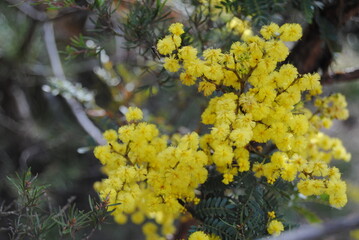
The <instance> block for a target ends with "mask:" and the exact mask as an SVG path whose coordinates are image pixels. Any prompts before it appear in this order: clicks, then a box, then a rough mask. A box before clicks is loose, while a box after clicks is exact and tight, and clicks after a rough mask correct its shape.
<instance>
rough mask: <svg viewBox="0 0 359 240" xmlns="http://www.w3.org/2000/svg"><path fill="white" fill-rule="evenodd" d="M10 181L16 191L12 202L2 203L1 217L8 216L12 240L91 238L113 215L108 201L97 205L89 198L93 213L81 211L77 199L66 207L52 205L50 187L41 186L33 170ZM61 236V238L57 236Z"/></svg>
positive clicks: (8, 228)
mask: <svg viewBox="0 0 359 240" xmlns="http://www.w3.org/2000/svg"><path fill="white" fill-rule="evenodd" d="M8 181H9V183H10V184H11V186H12V187H13V188H14V189H15V191H16V197H15V199H14V200H13V202H12V203H10V204H8V205H6V204H5V203H4V202H2V204H1V208H0V216H1V217H2V216H7V217H8V218H7V221H6V222H4V223H3V224H4V225H5V226H1V229H2V231H6V232H7V233H8V234H9V236H10V239H34V240H35V239H36V240H40V239H55V238H57V237H61V238H62V239H68V238H71V239H76V238H77V237H78V236H84V237H90V236H91V235H92V234H93V233H94V232H95V230H96V229H101V225H102V224H103V223H104V222H105V220H106V218H107V217H108V216H109V212H108V210H107V208H108V204H107V202H106V201H104V202H97V201H96V200H94V199H93V198H91V197H89V204H90V211H84V210H79V209H78V208H77V207H76V205H75V203H73V201H74V199H75V198H74V197H72V198H70V199H69V200H68V203H67V204H66V205H65V206H64V207H62V208H58V209H56V208H54V207H53V206H51V202H50V199H49V197H48V196H47V192H48V189H49V185H42V184H39V183H38V181H37V175H36V176H32V174H31V170H30V169H29V170H27V171H25V172H24V173H23V174H22V175H19V174H17V173H16V175H15V176H14V177H8ZM56 236H57V237H56Z"/></svg>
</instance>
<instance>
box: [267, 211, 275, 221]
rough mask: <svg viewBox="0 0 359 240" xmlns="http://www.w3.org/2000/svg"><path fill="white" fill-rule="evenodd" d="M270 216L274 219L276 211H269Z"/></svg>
mask: <svg viewBox="0 0 359 240" xmlns="http://www.w3.org/2000/svg"><path fill="white" fill-rule="evenodd" d="M268 217H269V218H271V219H274V218H275V212H274V211H271V212H268Z"/></svg>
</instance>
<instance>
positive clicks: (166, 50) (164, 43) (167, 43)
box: [157, 36, 176, 55]
mask: <svg viewBox="0 0 359 240" xmlns="http://www.w3.org/2000/svg"><path fill="white" fill-rule="evenodd" d="M175 49H176V45H175V42H174V41H173V39H172V36H166V37H165V38H163V39H161V40H159V41H158V43H157V50H158V52H159V53H161V54H162V55H168V54H171V53H172V52H173V51H174V50H175Z"/></svg>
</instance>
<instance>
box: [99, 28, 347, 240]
mask: <svg viewBox="0 0 359 240" xmlns="http://www.w3.org/2000/svg"><path fill="white" fill-rule="evenodd" d="M169 31H170V32H171V34H170V35H168V36H166V37H164V38H163V39H161V40H159V42H158V44H157V49H158V52H159V53H160V54H162V55H165V56H166V58H165V59H164V68H165V69H166V70H168V71H169V72H178V71H180V75H179V78H180V80H181V82H182V83H183V84H184V85H188V86H190V85H194V84H196V83H198V90H199V91H200V92H203V93H204V95H205V96H210V95H212V93H214V92H215V91H216V92H217V93H221V94H217V97H213V98H212V99H211V100H210V101H209V104H208V106H207V108H206V109H205V111H204V112H203V114H202V123H204V124H207V125H212V126H213V127H212V128H211V131H210V132H209V133H208V134H205V135H203V136H201V137H199V136H198V135H197V133H191V134H188V135H185V136H183V137H182V138H180V139H178V141H172V142H170V141H169V137H168V136H161V135H159V131H158V129H157V128H156V126H155V125H152V124H148V123H145V122H141V119H142V112H141V110H139V109H137V108H130V110H129V112H128V113H127V114H126V119H127V121H128V122H129V124H128V125H125V126H122V127H120V128H119V130H118V132H116V131H114V130H109V131H106V132H105V134H104V137H105V139H106V140H107V142H108V144H107V145H105V146H99V147H97V148H96V149H95V156H96V157H97V158H98V159H99V160H100V161H101V163H102V164H103V165H104V167H103V171H104V173H105V174H106V175H107V176H108V178H107V179H104V180H103V181H102V182H98V183H96V184H95V189H96V190H97V191H98V192H99V193H100V195H101V197H102V198H108V200H109V202H110V203H113V204H115V203H118V204H119V205H115V206H113V209H114V212H113V215H114V217H115V220H116V221H118V222H119V223H123V222H125V221H126V219H127V217H126V216H127V215H128V214H131V219H132V221H133V222H134V223H142V222H143V221H144V220H145V218H147V219H153V220H154V221H155V222H156V223H158V224H160V225H161V226H162V229H161V231H162V235H166V234H170V233H173V232H174V230H175V229H174V227H173V221H174V220H175V219H176V218H177V217H178V216H179V215H180V213H181V212H182V211H184V210H185V209H184V207H183V206H182V205H181V204H180V203H179V202H182V203H183V202H186V203H188V202H194V203H196V202H198V200H199V199H197V198H196V195H195V189H196V188H197V187H198V186H199V185H200V184H202V183H204V182H205V181H206V179H207V174H208V172H207V169H206V167H208V166H209V165H215V166H216V169H217V170H218V171H219V172H220V173H222V174H223V182H224V183H225V184H229V183H231V182H232V181H234V179H235V178H234V177H235V176H236V175H238V174H239V173H241V172H246V171H252V172H253V173H254V174H255V176H256V177H258V178H261V177H265V179H266V180H267V182H268V183H270V184H273V183H274V182H275V181H276V180H277V179H278V178H282V179H283V180H285V181H289V182H295V183H297V188H298V191H299V192H300V193H301V194H303V195H305V196H310V195H321V194H328V195H329V202H330V204H331V205H333V206H335V207H342V206H344V205H345V204H346V202H347V198H346V184H345V182H344V181H342V180H341V175H340V172H339V170H338V169H337V168H335V167H330V166H329V163H330V161H331V160H332V159H333V158H334V159H342V160H345V161H349V160H350V154H349V153H347V152H346V150H345V148H344V147H343V145H342V143H341V141H340V140H339V139H337V138H331V137H329V136H327V135H325V134H324V133H322V132H321V131H320V129H321V128H323V127H324V128H329V127H330V126H331V124H332V121H333V120H334V119H345V118H347V117H348V111H347V110H346V101H345V99H344V97H343V96H342V95H340V94H334V95H330V96H328V97H324V98H319V97H318V96H317V95H319V94H321V92H322V89H321V85H320V82H319V75H318V74H304V75H301V74H298V72H297V69H296V68H295V67H294V66H293V65H291V64H282V65H279V66H278V63H279V62H282V61H284V60H285V59H286V57H287V56H288V54H289V50H288V48H287V47H286V45H285V44H284V43H283V41H296V40H298V39H299V38H300V37H301V35H302V29H301V27H300V26H299V25H298V24H284V25H282V26H281V27H279V26H278V25H276V24H274V23H272V24H270V25H268V26H264V27H263V28H262V29H261V31H260V33H261V35H262V37H260V36H249V37H245V38H244V41H243V42H235V43H233V44H232V46H231V48H230V51H229V52H222V50H221V49H207V50H205V51H203V54H202V57H199V56H198V50H197V49H196V48H194V47H192V46H181V42H182V39H181V35H182V34H183V33H184V30H183V25H182V24H180V23H175V24H172V25H171V26H170V28H169ZM305 102H313V103H314V108H315V110H314V111H311V110H310V109H309V108H308V107H307V106H306V105H305V104H304V103H305ZM169 142H170V145H169V144H168V143H169ZM273 146H275V148H273ZM273 149H275V150H273ZM251 154H256V155H257V156H262V160H261V161H260V162H258V161H257V160H254V159H252V158H251V157H250V156H251ZM143 230H144V232H145V234H146V236H147V239H161V238H160V237H159V236H158V234H159V231H158V229H157V226H156V225H155V224H154V223H153V222H148V223H146V224H145V225H144V229H143ZM282 230H283V225H281V223H280V222H279V221H277V220H272V221H271V222H270V223H269V226H268V232H269V233H270V234H278V233H279V232H280V231H282ZM197 235H201V233H197ZM195 236H196V235H195ZM195 236H193V237H192V238H193V239H206V238H205V237H204V235H203V237H199V238H195ZM201 236H202V235H201Z"/></svg>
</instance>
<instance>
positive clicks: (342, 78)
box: [321, 69, 359, 84]
mask: <svg viewBox="0 0 359 240" xmlns="http://www.w3.org/2000/svg"><path fill="white" fill-rule="evenodd" d="M355 80H359V69H357V70H354V71H351V72H344V73H335V74H332V75H328V76H324V77H322V80H321V81H322V84H332V83H342V82H350V81H355Z"/></svg>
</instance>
